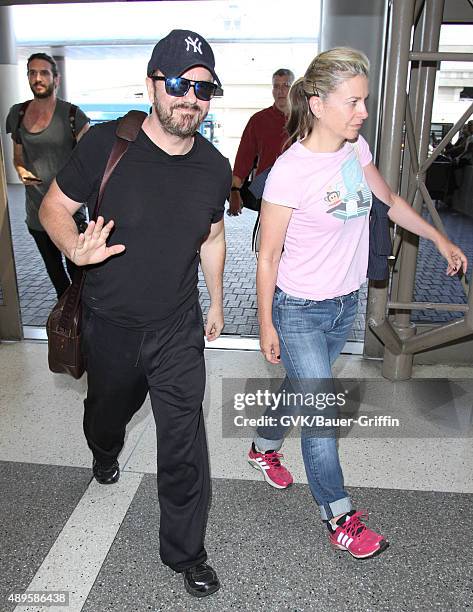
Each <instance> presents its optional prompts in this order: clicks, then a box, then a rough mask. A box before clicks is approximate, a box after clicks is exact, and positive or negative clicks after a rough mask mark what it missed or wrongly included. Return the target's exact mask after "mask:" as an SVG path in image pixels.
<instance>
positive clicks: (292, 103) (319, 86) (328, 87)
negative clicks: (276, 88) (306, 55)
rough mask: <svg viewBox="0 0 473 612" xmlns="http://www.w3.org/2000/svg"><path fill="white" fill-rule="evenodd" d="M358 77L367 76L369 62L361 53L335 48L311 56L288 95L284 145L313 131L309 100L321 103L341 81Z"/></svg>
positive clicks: (346, 48)
mask: <svg viewBox="0 0 473 612" xmlns="http://www.w3.org/2000/svg"><path fill="white" fill-rule="evenodd" d="M358 75H361V76H365V77H368V75H369V60H368V58H367V57H366V55H365V54H364V53H362V52H361V51H357V50H356V49H350V48H349V47H335V48H334V49H329V50H328V51H323V52H322V53H319V55H317V56H316V57H314V59H313V60H312V61H311V63H310V64H309V67H308V68H307V70H306V72H305V74H304V76H303V77H302V78H300V79H297V81H295V82H294V83H293V85H292V87H291V90H290V92H289V117H288V120H287V124H286V129H287V133H288V134H289V138H288V140H287V143H286V146H289V145H291V144H293V143H294V142H296V140H300V139H302V138H305V137H306V136H309V134H310V133H311V132H312V126H313V122H314V115H313V114H312V111H311V110H310V107H309V98H311V97H312V96H319V97H320V98H322V100H324V99H325V98H326V97H327V96H328V95H329V94H330V93H332V92H333V91H335V89H337V87H339V86H340V85H341V84H342V83H343V82H344V81H346V80H347V79H351V78H353V77H355V76H358Z"/></svg>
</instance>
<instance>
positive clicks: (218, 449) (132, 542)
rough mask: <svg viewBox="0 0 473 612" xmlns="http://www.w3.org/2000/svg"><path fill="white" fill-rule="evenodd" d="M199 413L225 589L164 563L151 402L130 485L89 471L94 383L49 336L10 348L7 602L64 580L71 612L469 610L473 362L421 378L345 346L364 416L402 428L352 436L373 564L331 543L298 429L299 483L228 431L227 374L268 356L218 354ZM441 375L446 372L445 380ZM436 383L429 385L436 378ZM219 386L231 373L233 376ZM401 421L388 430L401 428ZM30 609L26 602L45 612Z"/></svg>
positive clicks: (346, 375) (1, 416)
mask: <svg viewBox="0 0 473 612" xmlns="http://www.w3.org/2000/svg"><path fill="white" fill-rule="evenodd" d="M206 359H207V371H208V373H207V376H208V384H207V393H206V398H205V402H204V411H205V416H206V423H207V437H208V441H209V454H210V460H211V471H212V479H213V495H212V506H211V510H210V517H209V525H208V531H207V539H206V543H207V549H208V552H209V557H210V560H211V562H212V563H213V564H214V565H215V567H216V568H217V569H218V571H219V574H220V577H221V580H222V589H221V591H220V592H219V593H217V594H216V595H215V596H212V597H210V598H207V599H205V600H203V601H195V600H194V599H192V598H191V597H190V596H188V595H187V594H186V593H185V591H184V590H183V588H182V579H181V577H180V576H179V575H176V574H174V573H173V572H172V571H170V570H169V569H167V568H166V567H164V566H163V565H162V564H161V563H160V561H159V555H158V548H157V534H158V521H159V511H158V506H157V497H156V480H155V473H156V439H155V431H154V429H155V425H154V421H153V419H152V416H151V413H150V408H149V404H148V402H146V404H145V406H144V407H143V408H142V410H141V411H140V412H139V413H138V414H137V415H135V417H134V419H133V421H132V422H131V423H130V426H129V428H128V435H127V439H126V444H125V447H124V450H123V452H122V454H121V457H120V462H121V466H122V477H121V478H120V481H119V483H117V484H116V485H114V486H111V487H103V486H100V485H98V484H97V483H96V482H95V481H92V480H91V473H90V453H89V451H88V449H87V446H86V444H85V441H84V439H83V434H82V399H83V395H84V392H85V387H86V381H85V380H84V379H82V380H80V381H73V380H72V379H69V378H67V377H64V376H60V375H52V374H50V373H49V372H48V370H47V362H46V346H45V345H44V344H42V343H28V342H23V343H19V344H1V345H0V388H1V390H2V392H1V397H0V432H1V434H0V487H1V491H2V495H1V496H0V534H1V541H2V546H1V548H0V573H1V575H2V580H1V581H0V610H2V612H3V611H5V612H7V611H10V610H13V609H15V605H14V604H12V603H10V602H8V595H9V594H10V593H12V592H13V593H23V592H24V591H25V590H28V591H42V590H48V591H67V592H68V593H69V597H70V600H69V606H68V607H60V606H59V607H55V608H52V609H53V610H58V612H76V611H79V610H84V611H87V612H106V611H107V612H108V611H112V610H113V611H114V612H115V611H119V612H121V611H125V610H130V611H133V612H135V611H137V612H141V611H145V610H160V611H161V610H162V611H166V612H181V611H185V612H194V611H196V610H215V611H216V612H217V611H218V612H221V611H227V610H228V611H230V610H245V611H246V610H248V612H250V611H251V612H259V611H265V612H266V611H268V610H270V611H271V612H279V611H283V610H292V611H294V612H303V611H304V612H306V611H307V612H312V611H314V612H315V611H319V610H327V609H330V610H334V611H335V612H338V611H341V612H345V611H346V612H351V611H353V610H355V611H362V612H365V611H366V612H368V611H371V610H382V611H385V610H386V611H393V612H394V611H395V612H397V611H400V610H405V611H411V610H420V611H426V612H427V611H430V610H453V611H457V610H458V611H460V610H461V611H463V610H465V609H468V606H471V593H472V577H471V571H470V569H469V568H470V567H471V560H470V551H471V547H472V545H473V536H472V532H471V529H470V528H469V525H471V522H472V519H473V515H472V508H473V505H472V495H473V447H472V444H471V436H472V433H473V418H472V411H473V402H472V397H473V393H472V390H471V387H472V384H473V383H472V382H471V381H472V379H473V376H472V375H473V368H471V367H441V366H436V367H433V366H422V367H420V366H419V367H417V368H415V371H414V375H415V380H414V381H412V382H403V383H396V384H393V383H390V382H388V381H385V380H384V379H380V364H379V362H376V361H364V360H362V359H361V358H357V357H345V356H343V357H341V358H340V359H339V360H338V361H337V363H336V364H335V372H336V375H337V377H338V378H341V379H346V380H350V381H352V383H351V384H352V385H353V384H354V383H353V381H354V380H356V381H358V382H357V383H356V385H357V388H359V395H360V399H361V408H360V410H364V411H366V413H367V414H368V413H376V414H377V413H384V414H391V415H392V416H397V418H398V419H399V420H400V422H401V424H402V426H401V428H400V429H399V431H398V432H396V431H395V430H390V431H389V433H388V434H386V432H383V433H381V432H379V433H378V432H376V431H375V430H373V431H371V432H368V431H365V433H363V431H361V430H360V428H359V427H358V428H357V427H353V428H352V429H350V431H349V432H348V434H347V437H343V438H342V439H341V440H340V455H341V461H342V464H343V466H344V473H345V481H346V485H347V487H348V489H349V492H350V493H351V495H352V496H353V498H354V499H355V501H356V503H357V505H358V507H359V508H365V507H366V508H368V509H369V510H370V512H371V513H372V518H371V521H370V524H371V525H372V526H373V527H374V528H376V529H379V530H380V531H381V532H382V533H385V534H386V535H387V536H388V538H389V540H390V548H389V549H388V550H387V551H385V552H384V553H383V554H382V555H381V556H379V557H377V558H374V559H371V560H367V561H364V562H360V561H356V560H354V559H353V558H351V557H349V556H347V555H346V554H343V553H340V552H335V551H333V550H332V549H331V548H330V547H329V545H328V543H327V541H326V533H325V527H324V526H323V525H322V524H321V523H320V520H319V519H318V516H317V515H318V513H317V508H316V505H315V504H314V502H313V500H312V497H311V494H310V491H309V488H308V485H307V484H306V478H305V473H304V468H303V464H302V460H301V457H300V450H299V440H298V437H297V435H292V436H291V437H289V438H288V439H287V441H286V443H285V445H284V452H285V455H286V465H287V466H288V467H289V468H290V469H291V471H292V472H293V474H294V477H295V482H296V484H295V485H294V486H293V487H291V488H290V489H288V490H286V491H277V490H275V489H271V488H270V487H269V486H268V485H266V484H265V483H263V482H262V481H261V475H260V474H259V472H257V471H255V470H253V469H251V467H250V466H249V465H248V463H247V462H246V452H247V449H248V446H249V442H250V436H251V430H242V432H241V435H231V436H230V435H229V434H228V432H227V433H225V431H226V430H224V429H223V426H222V419H223V420H225V418H227V417H228V413H229V412H230V413H231V412H232V410H233V405H232V403H231V401H230V400H231V398H229V397H228V386H227V384H228V381H225V380H224V379H226V378H230V377H235V375H236V373H237V375H238V377H239V381H238V382H237V383H234V384H237V386H238V385H240V386H241V388H242V389H245V388H246V387H247V385H248V384H249V382H250V381H249V380H248V379H252V378H256V377H259V378H261V379H263V382H264V379H267V378H269V377H272V376H280V375H281V374H282V372H281V370H280V368H278V367H275V368H273V367H271V366H269V365H267V364H265V363H264V362H263V360H262V358H261V356H260V355H259V354H258V353H255V352H243V351H241V352H237V351H219V350H215V349H214V350H207V351H206ZM442 378H443V379H444V380H443V382H438V381H439V380H440V381H441V380H442ZM424 379H429V381H427V382H425V380H424ZM222 381H224V382H223V384H222ZM391 431H392V432H393V433H391ZM47 609H49V608H41V607H38V606H30V607H25V606H23V607H17V608H16V610H18V612H23V611H25V610H30V611H31V612H33V611H34V612H37V611H38V610H45V611H46V610H47Z"/></svg>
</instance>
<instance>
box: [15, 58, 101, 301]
mask: <svg viewBox="0 0 473 612" xmlns="http://www.w3.org/2000/svg"><path fill="white" fill-rule="evenodd" d="M27 76H28V82H29V85H30V88H31V91H32V92H33V99H32V100H27V101H26V102H22V103H19V104H15V105H14V106H12V108H11V109H10V111H9V113H8V116H7V120H6V129H7V133H11V137H12V140H13V163H14V165H15V169H16V171H17V174H18V177H19V179H20V181H21V182H22V183H23V185H24V186H25V195H26V225H27V227H28V231H29V233H30V234H31V236H32V237H33V238H34V240H35V242H36V245H37V247H38V250H39V252H40V254H41V257H42V258H43V261H44V264H45V266H46V270H47V272H48V275H49V278H50V279H51V282H52V284H53V285H54V289H55V290H56V293H57V295H58V297H60V296H61V295H62V294H63V293H64V291H65V290H66V289H67V287H68V286H69V285H70V280H69V277H68V275H67V273H66V270H65V269H64V265H63V261H62V255H61V252H60V251H59V249H58V248H57V247H56V246H55V245H54V243H53V242H52V241H51V239H50V238H49V236H48V235H47V233H46V232H45V231H44V228H43V226H42V225H41V223H40V221H39V219H38V210H39V207H40V205H41V201H42V199H43V197H44V195H45V194H46V192H47V191H48V189H49V185H50V184H51V181H52V180H53V178H54V177H55V176H56V174H57V173H58V172H59V170H60V169H61V168H62V166H63V165H64V164H65V163H66V161H67V160H68V158H69V155H70V153H71V151H72V149H73V147H74V146H75V144H76V142H77V141H78V140H79V139H80V138H81V136H82V135H83V134H84V133H85V132H86V131H87V129H88V127H89V119H88V118H87V116H86V115H85V114H84V113H83V112H82V111H81V109H80V108H78V107H77V106H75V105H73V104H70V103H69V102H65V101H64V100H61V99H60V98H58V97H57V95H56V91H57V87H58V84H59V78H60V75H59V73H58V69H57V65H56V62H55V61H54V59H53V58H52V57H51V56H49V55H47V54H46V53H34V54H33V55H31V56H30V57H29V58H28V62H27ZM85 219H86V218H85V210H84V209H82V210H79V211H78V212H77V214H76V215H75V220H76V223H77V224H78V225H80V224H81V223H83V222H84V221H85ZM66 265H67V271H68V273H69V276H70V277H71V278H72V274H73V272H74V264H73V263H72V262H71V261H70V260H68V259H66Z"/></svg>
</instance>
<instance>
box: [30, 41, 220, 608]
mask: <svg viewBox="0 0 473 612" xmlns="http://www.w3.org/2000/svg"><path fill="white" fill-rule="evenodd" d="M146 84H147V89H148V94H149V98H150V101H151V104H152V113H151V115H150V116H148V117H147V118H146V119H145V120H144V123H143V126H142V129H141V131H140V132H139V134H138V137H137V139H136V141H135V142H133V143H131V144H130V146H129V148H128V150H127V152H126V154H125V155H124V157H123V158H122V160H121V161H120V162H119V164H118V166H117V167H116V169H115V170H114V172H113V173H112V175H111V178H110V180H109V182H108V184H107V188H106V190H105V193H104V197H103V201H102V204H101V215H102V216H99V217H98V219H97V222H96V223H94V222H91V223H90V224H89V226H88V228H87V230H86V231H85V232H84V233H82V234H78V233H77V230H76V227H75V224H74V223H73V222H72V216H71V215H72V213H74V212H75V210H76V209H77V208H78V207H79V206H80V203H81V202H88V203H89V210H90V207H91V206H93V205H94V203H95V199H94V197H93V196H94V194H96V193H97V190H98V186H99V184H100V181H101V178H102V174H103V172H104V169H105V165H106V162H107V159H108V156H109V154H110V151H111V149H112V146H113V142H114V133H115V129H116V122H110V123H105V124H102V125H98V126H96V127H94V128H92V129H91V130H90V131H89V133H88V134H87V135H86V137H85V138H84V139H83V141H82V142H81V143H80V145H79V146H78V147H77V148H76V149H75V151H74V153H73V155H72V157H71V160H70V161H69V163H68V164H67V165H66V166H65V167H64V169H63V170H62V171H61V172H60V173H59V175H58V176H57V179H56V181H55V182H54V183H53V185H52V186H51V189H50V190H49V192H48V194H47V196H46V198H45V200H44V202H43V204H42V206H41V211H40V219H41V222H42V223H43V224H44V227H45V228H46V230H47V231H48V233H49V234H50V236H51V238H52V240H53V241H54V242H55V243H56V244H57V246H58V247H59V248H60V249H61V250H62V251H63V252H64V253H66V254H67V255H68V256H69V257H70V259H71V260H72V261H73V262H74V263H75V264H77V265H79V266H90V265H91V264H94V265H93V266H92V267H90V268H88V270H87V275H86V281H85V285H84V291H83V305H84V314H83V332H82V333H83V349H84V355H85V358H86V361H87V372H88V391H87V398H86V400H85V402H84V404H85V414H84V431H85V436H86V439H87V443H88V445H89V447H90V449H91V450H92V454H93V457H94V460H93V473H94V476H95V478H96V479H97V480H98V482H100V483H102V484H112V483H114V482H116V481H117V480H118V478H119V474H120V471H119V464H118V459H117V458H118V455H119V453H120V450H121V448H122V446H123V442H124V437H125V428H126V425H127V423H128V422H129V421H130V419H131V418H132V416H133V414H134V413H135V412H136V411H137V410H139V408H140V407H141V405H142V404H143V402H144V400H145V397H146V395H147V393H148V392H149V394H150V399H151V404H152V409H153V413H154V417H155V420H156V430H157V443H158V444H157V446H158V494H159V503H160V510H161V524H160V531H159V537H160V556H161V559H162V561H163V563H165V564H166V565H168V566H169V567H171V568H172V569H173V570H175V571H177V572H182V573H183V575H184V585H185V588H186V589H187V591H188V592H189V593H191V594H192V595H194V596H197V597H203V596H205V595H210V594H211V593H214V592H215V591H216V590H218V588H219V587H220V583H219V580H218V577H217V574H216V572H215V570H214V569H213V568H212V567H210V565H208V564H207V563H206V560H207V553H206V551H205V548H204V534H205V529H206V522H207V511H208V504H209V495H210V477H209V465H208V454H207V445H206V437H205V428H204V419H203V413H202V399H203V394H204V387H205V364H204V356H203V350H204V323H203V319H202V313H201V310H200V306H199V301H198V297H199V295H198V289H197V281H198V276H197V272H198V266H199V262H200V263H201V264H202V269H203V272H204V277H205V280H206V284H207V287H208V290H209V294H210V300H211V305H210V308H209V311H208V313H207V321H206V324H205V335H206V337H207V340H209V341H211V340H215V339H216V338H217V337H218V336H219V335H220V332H221V330H222V328H223V289H222V286H223V266H224V260H225V236H224V225H223V211H224V204H225V201H226V198H227V195H228V193H229V190H230V184H231V168H230V164H229V162H228V160H227V159H226V158H224V157H223V156H222V155H221V154H220V153H219V152H218V151H217V149H215V147H214V146H213V145H212V144H210V143H209V142H208V141H207V140H205V139H204V138H203V137H202V136H201V135H200V134H199V133H198V131H197V130H198V127H199V125H200V123H201V122H202V121H203V120H204V118H205V116H206V115H207V112H208V110H209V105H210V99H211V98H212V97H213V95H215V94H217V93H218V92H219V91H220V92H221V89H220V85H221V84H220V81H219V79H218V77H217V74H216V72H215V59H214V55H213V52H212V49H211V48H210V46H209V44H208V43H207V41H206V40H205V39H204V38H202V36H200V35H199V34H196V33H195V32H190V31H188V30H173V31H172V32H171V33H170V34H168V36H166V37H165V38H163V39H162V40H160V42H158V44H157V45H156V46H155V48H154V50H153V53H152V56H151V59H150V61H149V64H148V71H147V79H146ZM91 212H92V211H91ZM112 229H113V233H112Z"/></svg>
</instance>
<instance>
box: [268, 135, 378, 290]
mask: <svg viewBox="0 0 473 612" xmlns="http://www.w3.org/2000/svg"><path fill="white" fill-rule="evenodd" d="M371 160H372V155H371V152H370V150H369V146H368V143H367V142H366V140H365V139H364V138H363V137H362V136H359V137H358V140H357V142H356V143H354V144H351V143H349V142H346V143H345V144H344V146H343V147H342V148H341V149H340V150H339V151H336V152H335V153H313V152H312V151H309V149H307V148H306V147H305V146H304V145H302V144H301V143H300V142H296V143H294V144H293V145H292V146H291V147H290V148H289V149H288V150H287V151H285V153H283V154H282V155H281V156H280V157H279V158H278V159H277V160H276V163H275V164H274V166H273V168H272V170H271V172H270V174H269V176H268V178H267V180H266V185H265V189H264V194H263V198H264V199H265V200H266V201H267V202H271V203H272V204H279V205H281V206H289V207H290V208H293V209H294V210H293V212H292V216H291V220H290V221H289V225H288V228H287V233H286V238H285V241H284V251H283V253H282V257H281V261H280V264H279V269H278V278H277V285H278V287H280V288H281V289H282V290H283V291H284V292H285V293H288V294H290V295H293V296H295V297H300V298H306V299H310V300H316V301H317V300H327V299H330V298H333V297H337V296H341V295H346V294H347V293H351V292H352V291H355V290H356V289H359V288H360V286H361V285H362V284H363V283H364V282H365V280H366V271H367V267H368V244H369V211H370V207H371V191H370V188H369V187H368V184H367V183H366V180H365V176H364V172H363V166H366V165H368V164H369V163H370V161H371Z"/></svg>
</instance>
